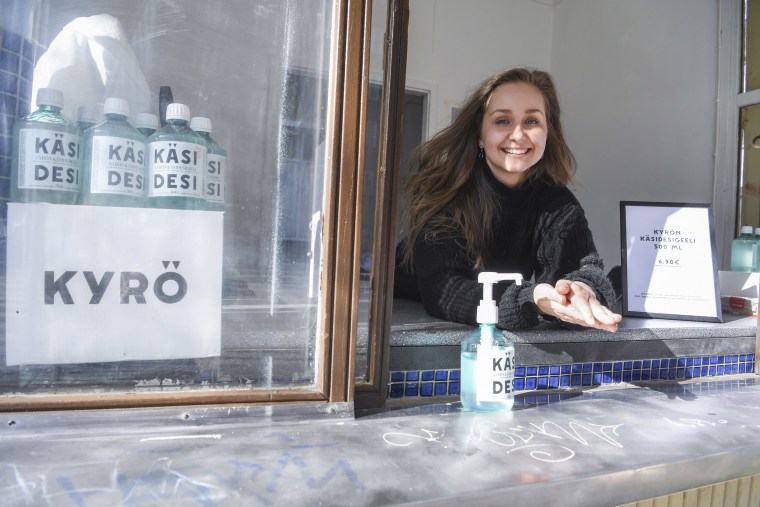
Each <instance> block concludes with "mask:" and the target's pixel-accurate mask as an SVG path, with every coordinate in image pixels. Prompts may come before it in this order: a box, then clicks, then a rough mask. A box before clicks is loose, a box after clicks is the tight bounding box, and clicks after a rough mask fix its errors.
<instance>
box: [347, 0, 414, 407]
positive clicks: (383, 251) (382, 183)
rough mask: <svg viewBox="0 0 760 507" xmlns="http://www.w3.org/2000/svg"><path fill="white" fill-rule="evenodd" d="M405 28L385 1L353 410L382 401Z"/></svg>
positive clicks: (397, 6) (404, 4) (392, 3)
mask: <svg viewBox="0 0 760 507" xmlns="http://www.w3.org/2000/svg"><path fill="white" fill-rule="evenodd" d="M408 27H409V0H388V11H387V16H386V31H385V37H384V41H385V44H384V48H383V83H382V96H381V99H380V133H379V137H380V141H379V146H378V161H377V163H378V165H377V189H376V195H375V220H374V230H373V235H372V238H373V240H372V259H373V261H372V270H371V275H370V279H371V280H372V282H371V287H370V301H369V326H368V342H367V371H366V372H365V374H364V376H363V377H362V378H360V379H358V380H357V383H356V389H355V405H356V407H357V408H374V407H380V406H383V405H384V404H385V400H386V398H387V390H388V380H389V379H388V374H389V357H390V343H391V315H392V309H393V282H394V268H395V251H396V223H397V213H398V208H399V195H400V188H401V174H402V168H401V152H402V142H403V135H402V134H403V133H402V128H401V126H402V124H403V115H404V94H405V90H406V56H407V42H408ZM391 133H392V134H391Z"/></svg>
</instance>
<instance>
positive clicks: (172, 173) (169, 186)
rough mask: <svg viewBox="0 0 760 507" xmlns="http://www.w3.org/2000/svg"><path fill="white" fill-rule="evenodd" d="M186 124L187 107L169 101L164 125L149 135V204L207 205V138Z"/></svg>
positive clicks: (185, 207) (172, 205)
mask: <svg viewBox="0 0 760 507" xmlns="http://www.w3.org/2000/svg"><path fill="white" fill-rule="evenodd" d="M189 123H190V108H189V107H188V106H186V105H185V104H179V103H171V104H169V105H168V106H166V125H165V126H164V127H161V128H160V129H158V130H157V131H156V132H154V133H153V135H151V136H150V137H149V138H148V178H149V179H148V200H147V203H148V207H151V208H172V209H192V210H203V209H205V208H206V198H205V197H204V193H203V188H204V181H205V172H206V151H207V150H206V141H204V140H203V138H202V137H201V136H199V135H198V134H197V133H196V132H195V131H193V129H191V128H190V125H189Z"/></svg>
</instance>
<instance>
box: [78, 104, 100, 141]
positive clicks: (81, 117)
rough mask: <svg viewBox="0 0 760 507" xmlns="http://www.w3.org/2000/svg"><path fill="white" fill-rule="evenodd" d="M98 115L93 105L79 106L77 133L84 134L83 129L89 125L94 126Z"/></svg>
mask: <svg viewBox="0 0 760 507" xmlns="http://www.w3.org/2000/svg"><path fill="white" fill-rule="evenodd" d="M99 119H100V117H99V116H98V110H97V109H95V108H94V107H87V106H80V107H79V109H77V127H79V133H80V134H84V131H85V130H87V129H88V128H90V127H94V126H95V124H96V123H98V120H99Z"/></svg>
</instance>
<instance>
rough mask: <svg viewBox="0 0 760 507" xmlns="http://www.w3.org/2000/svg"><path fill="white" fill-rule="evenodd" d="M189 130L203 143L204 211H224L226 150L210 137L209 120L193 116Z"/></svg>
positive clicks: (210, 126)
mask: <svg viewBox="0 0 760 507" xmlns="http://www.w3.org/2000/svg"><path fill="white" fill-rule="evenodd" d="M190 128H191V129H193V130H194V131H196V132H197V133H198V134H199V135H200V136H201V137H202V138H203V139H204V140H205V141H206V147H207V148H208V152H207V153H206V183H205V190H204V193H205V194H206V209H207V210H213V211H224V202H225V195H224V190H225V188H224V177H225V175H226V173H227V150H225V149H224V148H222V147H221V146H219V144H217V142H216V141H215V140H214V139H213V138H212V137H211V132H212V125H211V120H210V119H208V118H206V117H204V116H195V117H194V118H193V119H192V120H190Z"/></svg>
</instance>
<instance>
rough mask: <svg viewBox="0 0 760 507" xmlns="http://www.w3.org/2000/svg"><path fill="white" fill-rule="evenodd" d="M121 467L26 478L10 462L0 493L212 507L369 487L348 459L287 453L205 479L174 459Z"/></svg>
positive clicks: (34, 498) (24, 498)
mask: <svg viewBox="0 0 760 507" xmlns="http://www.w3.org/2000/svg"><path fill="white" fill-rule="evenodd" d="M315 447H316V446H315ZM298 448H300V449H308V448H307V447H304V446H298ZM272 458H274V459H272ZM122 465H123V464H122V463H120V462H118V461H117V462H115V463H113V462H107V463H103V462H96V463H87V464H84V465H77V466H76V467H75V469H73V470H70V469H68V468H67V469H65V471H64V470H58V471H57V472H62V473H55V472H54V473H49V474H40V473H34V475H33V476H26V475H25V474H24V472H23V469H22V468H21V467H18V466H16V465H14V464H8V465H6V466H5V467H1V468H0V495H1V496H2V498H4V501H5V502H8V503H9V504H11V505H15V504H27V505H32V504H38V503H39V504H50V505H58V504H60V503H61V502H62V500H61V498H62V497H64V498H67V499H68V500H69V501H71V502H73V504H74V505H77V506H79V507H86V506H88V505H103V504H109V505H156V504H157V503H162V502H185V503H187V504H188V505H190V504H193V505H194V504H199V505H204V506H207V507H212V506H215V505H230V500H233V503H235V502H234V500H235V497H236V496H237V497H238V500H240V499H241V498H245V499H248V500H253V503H252V504H253V505H264V506H269V505H279V504H281V503H282V498H283V495H287V494H288V492H291V491H293V490H295V489H299V488H304V489H306V490H316V491H320V490H323V489H325V488H326V487H328V486H332V485H334V484H335V482H341V484H340V486H339V487H341V488H342V489H343V490H345V491H346V492H347V494H351V493H361V492H364V491H366V489H367V488H366V487H365V486H364V484H363V483H362V481H361V480H360V478H359V476H358V475H357V474H356V472H355V471H354V469H353V467H352V466H351V463H350V462H349V461H348V460H347V459H345V458H342V457H337V458H335V459H328V460H325V459H324V457H319V456H311V457H306V456H303V455H300V454H296V453H294V452H287V451H284V452H281V453H279V455H276V456H274V457H271V456H270V457H267V458H266V459H263V460H261V461H254V460H235V459H231V460H229V461H228V462H227V463H224V464H223V466H222V467H219V468H217V469H214V470H211V471H205V472H204V473H203V480H199V479H198V478H195V477H192V476H191V475H189V474H187V473H183V472H181V471H180V470H178V469H177V467H176V465H175V464H174V462H173V460H172V459H171V458H169V457H162V458H158V459H156V460H155V461H154V462H153V463H152V465H151V466H149V467H148V469H147V470H144V471H140V472H138V473H136V474H131V473H129V472H128V471H127V469H126V468H128V467H125V466H122ZM109 467H111V469H110V471H109V470H108V468H109ZM104 473H105V474H107V478H106V477H104V476H103V474H104ZM4 475H5V477H3V476H4ZM98 478H100V479H101V482H98ZM8 479H10V480H8ZM103 479H105V480H103ZM231 492H235V494H234V496H231V495H230V493H231ZM249 503H250V502H249Z"/></svg>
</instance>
